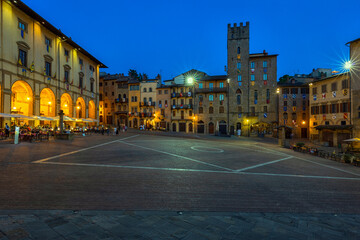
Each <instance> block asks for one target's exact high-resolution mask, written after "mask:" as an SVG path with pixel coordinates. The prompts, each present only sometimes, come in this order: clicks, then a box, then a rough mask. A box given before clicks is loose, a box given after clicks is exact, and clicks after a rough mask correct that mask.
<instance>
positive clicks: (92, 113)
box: [89, 100, 96, 119]
mask: <svg viewBox="0 0 360 240" xmlns="http://www.w3.org/2000/svg"><path fill="white" fill-rule="evenodd" d="M89 118H93V119H95V118H96V114H95V103H94V101H92V100H91V101H90V102H89Z"/></svg>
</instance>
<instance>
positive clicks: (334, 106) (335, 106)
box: [331, 104, 337, 113]
mask: <svg viewBox="0 0 360 240" xmlns="http://www.w3.org/2000/svg"><path fill="white" fill-rule="evenodd" d="M336 112H337V104H331V113H336Z"/></svg>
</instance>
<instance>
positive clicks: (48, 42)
mask: <svg viewBox="0 0 360 240" xmlns="http://www.w3.org/2000/svg"><path fill="white" fill-rule="evenodd" d="M45 46H46V51H47V52H49V50H50V47H51V40H50V39H49V38H47V37H45Z"/></svg>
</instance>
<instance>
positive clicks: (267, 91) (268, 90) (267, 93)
mask: <svg viewBox="0 0 360 240" xmlns="http://www.w3.org/2000/svg"><path fill="white" fill-rule="evenodd" d="M266 100H270V89H266Z"/></svg>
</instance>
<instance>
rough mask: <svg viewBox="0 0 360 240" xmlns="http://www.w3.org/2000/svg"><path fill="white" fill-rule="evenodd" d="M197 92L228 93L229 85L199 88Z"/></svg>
mask: <svg viewBox="0 0 360 240" xmlns="http://www.w3.org/2000/svg"><path fill="white" fill-rule="evenodd" d="M195 91H196V93H226V92H227V87H223V88H197V89H196V90H195Z"/></svg>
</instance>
